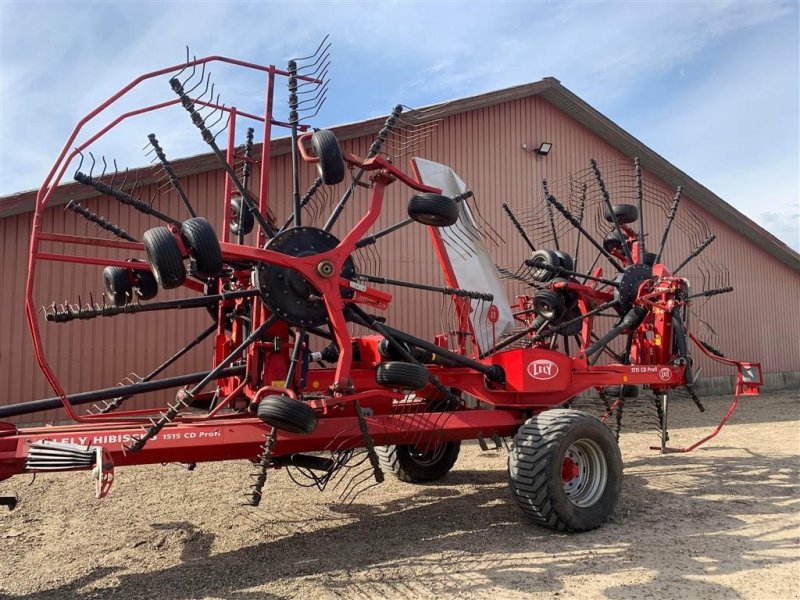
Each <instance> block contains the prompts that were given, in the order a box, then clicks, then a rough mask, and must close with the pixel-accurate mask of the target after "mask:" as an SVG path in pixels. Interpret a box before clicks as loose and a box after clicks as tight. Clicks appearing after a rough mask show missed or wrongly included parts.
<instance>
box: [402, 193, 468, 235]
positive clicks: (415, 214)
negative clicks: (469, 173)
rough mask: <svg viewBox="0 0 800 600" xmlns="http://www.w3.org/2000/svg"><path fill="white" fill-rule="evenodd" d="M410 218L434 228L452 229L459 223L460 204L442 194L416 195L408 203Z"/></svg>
mask: <svg viewBox="0 0 800 600" xmlns="http://www.w3.org/2000/svg"><path fill="white" fill-rule="evenodd" d="M408 216H409V217H411V218H412V219H413V220H414V221H416V222H417V223H422V224H423V225H430V226H432V227H450V226H451V225H455V224H456V223H457V222H458V217H459V209H458V203H457V202H456V201H455V200H453V199H452V198H450V197H449V196H442V195H441V194H415V195H413V196H411V199H410V200H409V201H408Z"/></svg>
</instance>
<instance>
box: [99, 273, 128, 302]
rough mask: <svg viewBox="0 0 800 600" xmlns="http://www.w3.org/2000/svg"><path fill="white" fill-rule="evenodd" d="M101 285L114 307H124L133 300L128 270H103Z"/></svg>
mask: <svg viewBox="0 0 800 600" xmlns="http://www.w3.org/2000/svg"><path fill="white" fill-rule="evenodd" d="M103 284H104V285H105V288H106V295H107V296H108V297H109V298H110V299H111V302H112V303H113V304H114V306H125V305H126V304H128V303H129V302H130V301H131V300H133V282H132V281H131V277H130V273H129V272H128V269H123V268H122V267H106V268H105V269H103Z"/></svg>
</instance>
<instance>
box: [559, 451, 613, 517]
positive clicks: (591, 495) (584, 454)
mask: <svg viewBox="0 0 800 600" xmlns="http://www.w3.org/2000/svg"><path fill="white" fill-rule="evenodd" d="M607 480H608V465H607V463H606V457H605V456H604V455H603V452H602V450H601V449H600V446H599V445H598V444H597V442H595V441H593V440H589V439H581V440H576V441H575V442H573V443H572V445H570V447H569V448H567V451H566V453H565V454H564V459H563V460H562V461H561V483H562V485H563V486H564V493H565V494H566V495H567V498H568V499H569V501H570V502H572V504H574V505H575V506H579V507H587V506H592V505H593V504H595V503H596V502H597V501H598V500H599V499H600V497H601V496H602V495H603V492H604V491H605V489H606V482H607Z"/></svg>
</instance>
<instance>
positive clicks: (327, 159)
mask: <svg viewBox="0 0 800 600" xmlns="http://www.w3.org/2000/svg"><path fill="white" fill-rule="evenodd" d="M311 147H312V148H313V149H314V154H316V155H317V158H319V162H318V163H317V172H318V173H319V176H320V177H321V178H322V183H324V184H325V185H336V184H337V183H341V182H342V180H344V171H345V167H344V158H343V157H342V147H341V146H340V145H339V140H337V139H336V135H335V134H334V133H333V132H332V131H329V130H327V129H320V130H319V131H315V132H314V133H313V134H312V136H311Z"/></svg>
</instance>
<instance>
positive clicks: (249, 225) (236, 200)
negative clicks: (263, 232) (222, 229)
mask: <svg viewBox="0 0 800 600" xmlns="http://www.w3.org/2000/svg"><path fill="white" fill-rule="evenodd" d="M246 209H247V206H246V205H245V203H244V199H243V198H242V197H241V196H234V197H233V198H231V222H230V223H229V224H228V228H229V229H230V232H231V233H232V234H233V235H239V230H240V229H241V231H242V234H243V235H247V234H248V233H250V232H251V231H253V227H255V225H256V218H255V216H254V215H253V213H252V212H251V211H250V210H247V211H246V214H245V218H244V222H242V212H243V211H245V210H246Z"/></svg>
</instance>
